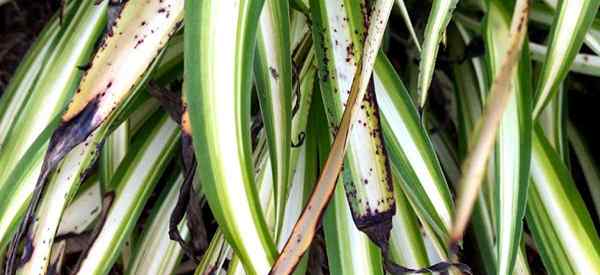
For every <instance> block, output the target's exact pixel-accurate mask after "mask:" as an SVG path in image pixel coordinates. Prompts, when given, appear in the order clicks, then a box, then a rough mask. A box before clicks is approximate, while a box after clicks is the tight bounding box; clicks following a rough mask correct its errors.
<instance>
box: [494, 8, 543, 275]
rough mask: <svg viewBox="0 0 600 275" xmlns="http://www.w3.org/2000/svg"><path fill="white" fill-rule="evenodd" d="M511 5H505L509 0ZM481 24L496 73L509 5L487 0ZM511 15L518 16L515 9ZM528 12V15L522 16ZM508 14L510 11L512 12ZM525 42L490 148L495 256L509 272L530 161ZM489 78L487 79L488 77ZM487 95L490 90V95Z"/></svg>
mask: <svg viewBox="0 0 600 275" xmlns="http://www.w3.org/2000/svg"><path fill="white" fill-rule="evenodd" d="M508 7H510V6H508ZM488 8H489V9H488V14H487V22H486V25H485V26H486V27H485V43H486V49H488V51H487V54H488V55H487V62H488V64H489V65H488V66H489V69H488V72H489V75H490V76H496V75H498V73H499V71H500V70H501V69H500V68H501V66H502V64H503V62H504V59H505V56H507V55H508V53H509V51H510V50H512V49H511V47H513V46H514V45H513V44H510V43H509V42H510V37H511V35H512V34H511V33H510V30H509V28H510V27H511V25H510V24H511V18H510V10H507V9H506V8H507V6H503V4H502V2H501V1H499V2H494V1H492V2H489V5H488ZM513 16H519V15H518V14H516V15H513ZM525 18H527V17H525ZM513 20H515V19H514V17H513ZM527 53H528V50H527V44H526V43H525V45H524V46H523V51H522V53H521V55H520V62H519V63H518V64H517V67H516V68H515V70H514V73H512V77H510V78H509V79H508V81H511V83H512V85H511V88H510V89H512V91H510V92H509V93H510V94H511V96H510V99H509V101H508V104H507V106H506V110H505V111H504V113H503V114H502V119H501V121H500V125H499V128H498V133H497V137H496V148H495V150H494V153H493V156H494V157H493V160H492V162H493V165H494V170H495V171H494V175H495V178H494V180H493V181H492V184H493V186H494V190H493V191H492V193H493V197H494V201H493V203H494V204H495V207H494V209H495V213H494V214H495V215H496V218H495V221H496V230H495V231H496V262H497V272H498V274H512V273H513V270H514V266H515V259H516V255H517V250H518V248H519V244H520V242H521V234H522V230H523V229H522V227H523V223H522V220H523V215H524V214H525V206H526V198H527V186H528V183H529V166H530V163H529V162H530V157H531V155H530V154H531V153H530V152H531V143H530V142H531V124H532V121H531V101H530V99H531V97H532V88H531V86H530V83H531V73H530V66H531V65H530V62H529V59H528V54H527ZM490 82H491V81H490ZM490 96H492V92H490V95H489V96H488V99H487V100H491V99H489V97H490Z"/></svg>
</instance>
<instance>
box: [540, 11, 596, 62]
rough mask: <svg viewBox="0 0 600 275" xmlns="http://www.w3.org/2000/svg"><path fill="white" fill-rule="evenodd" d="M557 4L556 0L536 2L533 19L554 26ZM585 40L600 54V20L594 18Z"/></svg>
mask: <svg viewBox="0 0 600 275" xmlns="http://www.w3.org/2000/svg"><path fill="white" fill-rule="evenodd" d="M557 6H558V1H556V0H545V1H540V2H534V3H533V6H532V7H533V8H532V9H531V20H532V21H533V22H537V23H541V24H543V25H545V26H548V27H552V26H553V23H554V18H555V14H556V7H557ZM583 42H584V43H585V45H586V46H588V47H589V48H590V49H591V50H592V51H593V52H594V53H595V54H600V20H598V19H597V18H594V20H593V22H592V25H591V26H590V29H589V30H588V31H587V33H586V34H585V37H584V40H583Z"/></svg>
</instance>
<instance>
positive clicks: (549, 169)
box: [527, 127, 600, 274]
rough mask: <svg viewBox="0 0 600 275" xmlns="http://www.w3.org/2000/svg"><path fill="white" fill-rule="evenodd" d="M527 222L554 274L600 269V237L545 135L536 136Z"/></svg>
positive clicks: (588, 271) (587, 271)
mask: <svg viewBox="0 0 600 275" xmlns="http://www.w3.org/2000/svg"><path fill="white" fill-rule="evenodd" d="M527 206H528V207H527V223H528V225H529V228H530V229H531V232H532V235H533V238H534V241H535V244H536V247H537V248H538V251H539V253H540V256H541V258H542V262H543V263H544V266H545V267H546V269H547V270H548V271H549V273H551V274H569V273H574V274H594V273H599V272H600V251H599V249H598V248H600V240H599V239H598V233H597V232H596V230H595V229H594V225H593V223H592V219H591V217H590V214H589V212H588V210H587V208H586V207H585V204H584V202H583V199H582V198H581V196H580V194H579V192H578V191H577V188H576V187H575V184H574V182H573V180H572V179H571V177H570V175H569V171H568V170H567V168H566V167H565V166H564V164H563V162H562V160H561V159H560V157H559V156H558V154H557V153H556V151H554V150H553V149H552V147H551V145H550V143H549V142H548V140H547V139H546V138H545V137H544V134H543V132H542V130H541V129H540V127H537V128H536V130H535V132H534V135H533V149H532V160H531V185H530V188H529V200H528V203H527Z"/></svg>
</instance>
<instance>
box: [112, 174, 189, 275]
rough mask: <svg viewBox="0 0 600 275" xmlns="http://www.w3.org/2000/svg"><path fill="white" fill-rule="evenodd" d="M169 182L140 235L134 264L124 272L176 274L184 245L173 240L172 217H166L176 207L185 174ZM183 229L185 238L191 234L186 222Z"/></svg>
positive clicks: (182, 233) (172, 178)
mask: <svg viewBox="0 0 600 275" xmlns="http://www.w3.org/2000/svg"><path fill="white" fill-rule="evenodd" d="M168 183H169V186H170V187H169V188H168V189H166V190H165V191H164V192H163V194H161V196H160V197H159V198H158V200H157V201H156V202H155V203H156V206H155V208H154V210H153V212H152V214H151V217H150V218H149V222H148V224H147V225H146V226H144V231H143V232H142V233H141V236H139V241H138V242H137V244H136V246H135V247H134V249H133V251H134V255H133V257H132V259H131V264H130V265H129V268H128V269H127V271H126V272H125V273H124V274H140V275H141V274H148V275H152V274H154V275H160V274H172V273H173V272H174V271H175V269H176V268H177V266H178V263H179V261H180V260H181V258H182V256H183V251H182V249H181V246H179V244H178V243H177V242H175V241H172V240H171V239H169V220H168V219H164V217H167V216H169V215H170V214H171V212H172V211H173V208H175V203H176V202H177V196H178V194H179V189H180V187H181V184H182V183H183V174H182V173H180V174H178V175H177V176H172V177H170V178H169V180H168ZM179 230H180V232H181V235H182V237H183V238H186V237H187V236H188V233H189V232H188V230H187V227H186V226H185V222H182V223H181V224H180V225H179Z"/></svg>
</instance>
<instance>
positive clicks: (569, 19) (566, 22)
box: [533, 0, 600, 117]
mask: <svg viewBox="0 0 600 275" xmlns="http://www.w3.org/2000/svg"><path fill="white" fill-rule="evenodd" d="M599 6H600V1H598V0H580V1H560V5H559V7H558V11H557V15H556V18H555V20H554V23H553V24H552V30H551V34H550V47H549V49H548V54H547V56H546V61H545V62H544V65H543V67H542V70H541V72H540V75H539V79H538V82H537V88H536V91H537V92H536V101H535V106H534V108H533V115H534V117H537V116H538V115H539V114H540V113H541V111H542V109H543V108H544V107H545V105H546V104H547V103H548V101H549V99H550V98H551V97H552V96H554V94H555V93H556V90H557V88H558V85H559V84H560V83H561V81H562V80H564V78H565V76H566V75H567V72H568V71H569V68H570V67H571V63H573V59H574V58H575V55H576V54H577V52H578V51H579V48H581V45H582V44H583V39H584V36H585V34H586V32H587V31H588V29H589V27H590V25H591V24H592V21H593V20H594V16H596V13H597V12H598V7H599Z"/></svg>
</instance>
